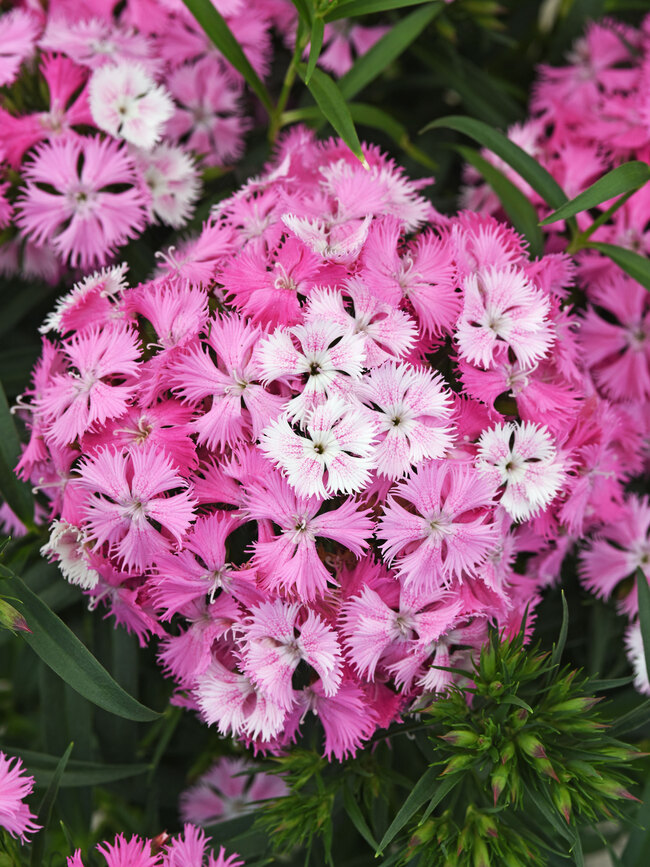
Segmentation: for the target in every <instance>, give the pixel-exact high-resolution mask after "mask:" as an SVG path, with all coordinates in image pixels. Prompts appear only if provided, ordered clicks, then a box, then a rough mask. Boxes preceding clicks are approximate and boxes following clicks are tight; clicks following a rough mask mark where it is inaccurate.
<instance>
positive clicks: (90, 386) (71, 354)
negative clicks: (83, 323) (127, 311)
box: [36, 324, 140, 445]
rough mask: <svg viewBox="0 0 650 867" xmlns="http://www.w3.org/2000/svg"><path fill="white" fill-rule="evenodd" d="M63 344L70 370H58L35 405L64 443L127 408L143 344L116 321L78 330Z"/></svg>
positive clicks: (54, 436) (52, 434) (52, 433)
mask: <svg viewBox="0 0 650 867" xmlns="http://www.w3.org/2000/svg"><path fill="white" fill-rule="evenodd" d="M61 348H62V350H63V354H64V355H65V356H66V357H67V359H68V361H69V363H70V369H68V371H67V372H65V373H54V375H53V376H52V377H51V378H50V381H49V383H48V384H47V386H46V387H45V388H44V389H43V392H42V394H41V396H40V398H39V399H38V400H37V401H36V405H37V407H38V409H39V411H41V412H42V413H43V415H44V419H45V422H46V436H47V437H48V438H49V439H51V440H52V441H53V442H54V443H57V444H59V445H64V444H65V443H71V442H74V440H75V439H77V437H79V436H82V435H83V434H84V433H85V432H86V431H88V430H89V428H92V427H93V425H95V424H103V423H104V422H105V421H106V420H107V419H109V418H115V417H117V416H119V415H121V414H122V413H123V412H124V411H125V409H126V406H127V401H128V400H129V398H130V397H131V396H132V395H133V393H134V391H135V385H134V384H132V383H133V380H134V378H135V377H137V375H138V372H139V370H138V364H137V361H138V359H139V357H140V346H139V343H138V339H137V337H136V334H135V332H134V331H133V330H132V329H131V328H130V327H129V326H128V325H119V324H116V325H114V326H113V327H112V328H97V327H94V328H88V329H86V330H85V331H83V332H81V333H79V332H77V333H75V334H73V335H72V336H71V337H70V338H69V339H68V340H65V341H63V343H62V345H61ZM116 380H121V384H118V383H117V382H116ZM129 380H130V382H129ZM127 383H128V384H127Z"/></svg>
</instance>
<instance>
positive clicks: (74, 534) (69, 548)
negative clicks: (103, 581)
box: [41, 521, 99, 590]
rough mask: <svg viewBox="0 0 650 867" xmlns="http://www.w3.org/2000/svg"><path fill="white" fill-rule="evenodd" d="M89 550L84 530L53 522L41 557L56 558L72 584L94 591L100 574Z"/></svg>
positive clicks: (64, 574)
mask: <svg viewBox="0 0 650 867" xmlns="http://www.w3.org/2000/svg"><path fill="white" fill-rule="evenodd" d="M89 549H90V543H89V540H88V537H87V535H86V533H85V532H84V531H83V530H82V529H80V528H79V527H75V526H74V525H73V524H69V523H68V522H67V521H53V522H52V526H51V527H50V538H49V541H48V542H47V544H45V545H43V547H42V548H41V556H42V557H48V558H50V559H52V558H53V557H55V558H56V561H57V563H58V566H59V569H60V570H61V574H62V575H63V577H64V578H65V579H66V581H69V582H70V584H76V585H78V586H79V587H82V588H83V589H84V590H92V589H93V588H94V587H96V586H97V584H98V582H99V573H98V572H97V570H96V569H94V568H93V567H92V565H91V560H90V556H89V553H90V552H89Z"/></svg>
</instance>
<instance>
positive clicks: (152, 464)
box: [78, 448, 194, 569]
mask: <svg viewBox="0 0 650 867" xmlns="http://www.w3.org/2000/svg"><path fill="white" fill-rule="evenodd" d="M78 472H79V483H78V484H79V486H80V487H81V488H82V490H84V491H87V492H88V499H87V501H86V505H85V506H84V507H83V510H82V511H83V513H84V516H85V521H86V530H87V534H88V538H89V539H91V540H94V542H95V546H94V547H95V549H97V548H99V547H100V546H102V545H103V544H104V543H105V542H108V546H109V549H110V552H111V554H112V555H113V556H115V557H116V558H117V560H118V561H119V562H120V563H122V564H123V565H124V567H125V568H126V569H145V568H147V567H148V566H151V565H152V564H153V563H154V562H155V560H156V558H157V557H158V556H159V555H160V554H163V553H165V552H166V551H169V550H170V548H171V547H172V546H173V544H174V543H176V545H178V546H180V544H181V542H182V541H183V538H184V536H185V534H186V533H187V530H188V529H189V526H190V523H191V522H192V520H193V517H194V513H193V500H192V497H191V494H190V493H189V491H187V490H186V489H187V482H186V481H185V480H184V479H183V478H182V477H181V476H179V475H178V473H177V472H176V470H175V468H174V465H173V463H172V461H171V459H170V458H169V457H168V455H166V454H165V453H164V452H161V451H158V450H156V449H154V448H147V449H138V450H136V451H133V452H130V453H128V454H124V453H123V452H120V451H118V450H117V449H110V448H103V449H101V450H100V451H98V452H97V453H96V454H95V455H94V457H90V458H86V459H85V460H84V461H82V463H81V464H80V466H79V470H78ZM179 488H180V489H184V490H181V492H180V493H176V494H172V493H171V492H172V491H174V490H178V489H179ZM158 527H159V528H160V529H158Z"/></svg>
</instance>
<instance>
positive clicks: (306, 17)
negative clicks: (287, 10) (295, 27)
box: [291, 0, 313, 27]
mask: <svg viewBox="0 0 650 867" xmlns="http://www.w3.org/2000/svg"><path fill="white" fill-rule="evenodd" d="M291 2H292V3H293V5H294V6H295V7H296V11H297V13H298V15H299V16H300V20H301V21H302V22H303V24H304V25H305V26H306V27H310V26H311V20H312V17H313V11H312V8H311V6H310V4H309V3H308V2H307V0H291Z"/></svg>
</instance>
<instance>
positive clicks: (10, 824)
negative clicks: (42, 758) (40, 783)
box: [0, 751, 41, 843]
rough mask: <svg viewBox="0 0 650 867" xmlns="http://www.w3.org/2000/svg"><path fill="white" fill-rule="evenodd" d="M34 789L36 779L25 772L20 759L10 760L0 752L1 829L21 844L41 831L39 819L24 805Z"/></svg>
mask: <svg viewBox="0 0 650 867" xmlns="http://www.w3.org/2000/svg"><path fill="white" fill-rule="evenodd" d="M33 789H34V777H29V776H27V774H26V773H25V771H24V768H23V763H22V761H21V760H20V759H17V758H10V757H9V756H8V755H6V753H3V752H2V751H0V828H4V829H5V830H6V831H8V832H9V833H10V834H11V836H12V837H19V838H20V841H21V843H26V842H27V835H28V834H33V833H34V832H36V831H39V830H40V827H41V826H40V825H37V824H36V822H35V819H36V818H37V817H36V816H35V815H34V814H33V813H32V811H31V810H30V809H29V807H28V806H27V804H25V803H23V801H24V800H25V798H27V797H28V796H29V795H31V793H32V790H33Z"/></svg>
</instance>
